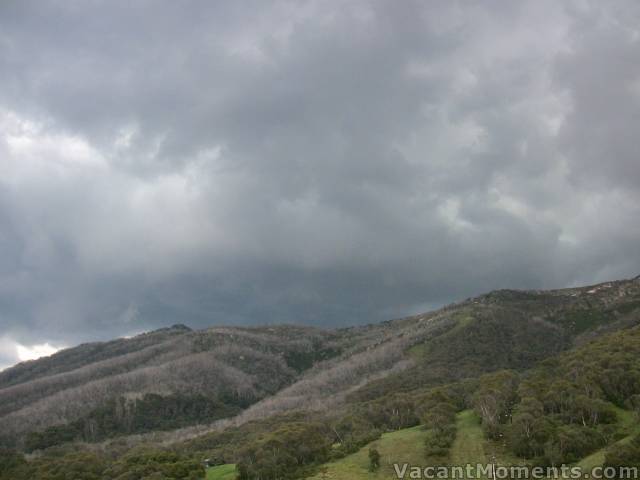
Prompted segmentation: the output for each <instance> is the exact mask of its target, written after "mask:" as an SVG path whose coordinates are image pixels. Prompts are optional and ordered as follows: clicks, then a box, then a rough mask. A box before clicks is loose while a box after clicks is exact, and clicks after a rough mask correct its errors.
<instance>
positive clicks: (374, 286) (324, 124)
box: [0, 0, 640, 367]
mask: <svg viewBox="0 0 640 480" xmlns="http://www.w3.org/2000/svg"><path fill="white" fill-rule="evenodd" d="M639 137H640V3H639V2H637V1H635V0H632V1H628V2H625V1H611V2H601V1H593V2H588V1H579V2H571V1H566V2H557V1H555V0H554V1H546V2H545V1H531V2H505V1H478V2H471V1H466V2H454V1H421V2H411V1H392V0H388V1H379V2H378V1H372V2H361V1H357V0H348V1H342V2H332V1H319V2H303V1H297V0H296V1H292V2H268V1H263V0H260V1H255V2H252V1H235V0H229V1H216V2H203V1H169V0H167V1H162V2H161V1H148V2H147V1H141V0H138V1H135V2H131V1H128V0H127V1H113V0H109V1H104V2H102V1H74V0H66V1H45V0H38V1H35V0H34V1H24V0H3V1H2V2H1V3H0V367H1V366H3V365H4V366H6V365H8V364H12V363H15V362H16V361H18V360H20V359H25V358H29V357H31V356H37V355H40V354H43V353H50V351H53V349H55V348H59V347H61V346H65V345H67V346H69V345H74V344H76V343H78V342H83V341H89V340H95V339H107V338H111V337H116V336H122V335H129V334H133V333H136V332H140V331H143V330H148V329H152V328H157V327H161V326H165V325H170V324H173V323H185V324H187V325H189V326H191V327H194V328H202V327H205V326H209V325H217V324H255V323H265V322H293V323H305V324H313V325H325V326H340V325H348V324H355V323H363V322H373V321H378V320H383V319H389V318H394V317H399V316H403V315H406V314H409V313H415V312H418V311H423V310H428V309H430V308H434V307H436V306H440V305H442V304H445V303H448V302H452V301H456V300H460V299H463V298H465V297H468V296H471V295H475V294H479V293H482V292H485V291H488V290H491V289H495V288H505V287H509V288H556V287H563V286H569V285H576V284H585V283H595V282H597V281H604V280H608V279H617V278H626V277H631V276H635V275H637V274H639V273H640V247H639V245H640V221H639V219H640V158H639V157H640V155H639V152H640V147H639V145H638V142H639Z"/></svg>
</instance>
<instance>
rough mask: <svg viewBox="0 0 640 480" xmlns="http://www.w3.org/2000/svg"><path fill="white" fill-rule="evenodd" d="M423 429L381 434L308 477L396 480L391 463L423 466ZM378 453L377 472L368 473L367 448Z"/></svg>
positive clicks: (338, 479) (321, 479)
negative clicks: (394, 479) (322, 470)
mask: <svg viewBox="0 0 640 480" xmlns="http://www.w3.org/2000/svg"><path fill="white" fill-rule="evenodd" d="M424 438H425V430H424V429H423V428H422V427H413V428H406V429H404V430H398V431H397V432H391V433H385V434H383V435H382V437H380V438H379V439H378V440H376V441H375V442H371V443H370V444H369V445H367V446H365V447H363V448H362V449H360V450H359V451H357V452H356V453H354V454H352V455H349V456H347V457H345V458H342V459H340V460H338V461H336V462H331V463H327V464H326V465H325V467H326V469H327V470H326V472H325V473H318V474H317V475H315V476H313V477H311V478H313V479H314V480H324V479H325V478H326V479H336V480H376V479H389V478H396V475H395V472H394V470H393V464H394V463H399V464H403V463H408V464H410V465H422V464H424ZM370 447H374V448H376V449H377V450H378V452H380V470H378V471H377V472H370V471H369V448H370Z"/></svg>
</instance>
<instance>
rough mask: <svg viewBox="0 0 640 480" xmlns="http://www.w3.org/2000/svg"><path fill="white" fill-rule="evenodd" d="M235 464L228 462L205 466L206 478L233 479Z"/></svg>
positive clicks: (209, 479) (208, 479)
mask: <svg viewBox="0 0 640 480" xmlns="http://www.w3.org/2000/svg"><path fill="white" fill-rule="evenodd" d="M235 478H236V466H235V465H234V464H231V463H228V464H226V465H217V466H215V467H211V468H207V480H235Z"/></svg>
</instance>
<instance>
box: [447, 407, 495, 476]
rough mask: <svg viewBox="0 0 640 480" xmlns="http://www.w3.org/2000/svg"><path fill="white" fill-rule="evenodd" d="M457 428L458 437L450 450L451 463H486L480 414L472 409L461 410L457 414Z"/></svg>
mask: <svg viewBox="0 0 640 480" xmlns="http://www.w3.org/2000/svg"><path fill="white" fill-rule="evenodd" d="M456 430H457V432H456V439H455V441H454V442H453V445H452V446H451V451H450V459H451V464H452V465H464V464H466V463H474V464H475V463H484V462H485V461H486V458H487V457H486V455H485V451H484V435H483V433H482V428H481V427H480V419H479V418H478V416H477V415H476V414H475V413H474V412H473V411H472V410H464V411H463V412H460V413H459V414H458V416H457V421H456Z"/></svg>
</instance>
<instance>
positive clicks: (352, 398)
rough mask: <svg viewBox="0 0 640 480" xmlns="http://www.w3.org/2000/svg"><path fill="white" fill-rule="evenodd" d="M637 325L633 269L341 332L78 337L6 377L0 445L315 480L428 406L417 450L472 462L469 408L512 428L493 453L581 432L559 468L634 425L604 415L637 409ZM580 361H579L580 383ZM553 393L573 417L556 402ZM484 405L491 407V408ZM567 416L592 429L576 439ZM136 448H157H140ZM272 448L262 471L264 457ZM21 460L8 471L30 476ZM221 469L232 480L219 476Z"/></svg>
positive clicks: (518, 451)
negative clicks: (534, 427) (429, 446)
mask: <svg viewBox="0 0 640 480" xmlns="http://www.w3.org/2000/svg"><path fill="white" fill-rule="evenodd" d="M639 323H640V278H638V277H637V278H635V279H633V280H621V281H615V282H607V283H603V284H599V285H594V286H587V287H580V288H571V289H562V290H551V291H515V290H500V291H495V292H491V293H488V294H485V295H481V296H479V297H476V298H472V299H468V300H465V301H462V302H460V303H457V304H454V305H450V306H447V307H444V308H442V309H439V310H436V311H434V312H430V313H425V314H421V315H416V316H412V317H407V318H403V319H398V320H392V321H387V322H382V323H380V324H375V325H365V326H358V327H350V328H345V329H336V330H321V329H315V328H309V327H299V326H287V325H276V326H265V327H250V328H249V327H243V328H240V327H213V328H210V329H206V330H202V331H191V330H190V329H188V328H187V327H184V326H179V325H178V326H174V327H171V328H168V329H162V330H158V331H155V332H149V333H146V334H143V335H139V336H137V337H134V338H131V339H118V340H114V341H112V342H106V343H94V344H87V345H81V346H79V347H75V348H71V349H67V350H64V351H61V352H58V353H57V354H55V355H53V356H51V357H49V358H43V359H40V360H36V361H32V362H26V363H23V364H20V365H17V366H15V367H13V368H11V369H8V370H6V371H4V372H2V373H1V374H0V426H1V427H2V428H1V430H0V431H1V432H2V435H1V437H0V441H1V442H2V443H3V444H4V445H5V446H6V447H11V448H14V449H17V450H18V451H20V450H22V451H28V452H31V451H41V452H42V451H44V455H45V457H46V456H47V455H49V454H51V455H55V456H56V457H60V458H62V459H64V458H66V456H65V455H66V453H65V452H67V451H68V450H67V448H68V447H69V446H71V445H76V448H77V446H78V445H83V447H82V450H86V451H87V455H102V453H101V452H105V451H107V452H111V453H110V455H111V456H115V458H118V459H121V460H118V461H119V462H120V461H122V462H125V463H126V462H127V461H128V462H133V463H136V462H139V461H142V460H141V459H143V458H147V457H146V456H145V455H151V456H153V458H156V457H157V460H154V462H157V463H158V466H157V467H153V468H157V469H162V468H164V467H161V465H164V463H163V462H169V463H171V464H172V465H174V464H178V463H180V462H185V463H184V464H182V463H181V465H183V467H180V468H184V469H186V470H184V471H185V472H187V471H188V472H190V473H188V475H195V476H194V477H193V478H201V477H198V476H199V475H204V472H202V474H200V473H195V472H197V471H198V469H199V468H201V465H202V460H203V459H204V458H209V459H211V461H212V462H213V463H214V464H216V465H217V464H220V465H223V464H237V469H238V471H239V472H240V474H241V478H246V479H250V478H258V477H260V478H265V479H268V478H272V476H273V478H280V476H284V477H287V478H289V477H288V475H294V476H295V475H300V474H301V473H300V472H303V471H304V472H307V470H308V472H307V474H308V475H309V476H313V475H318V474H321V473H322V472H319V471H317V468H318V465H321V464H324V463H326V462H330V463H328V464H327V465H328V467H327V468H329V471H331V469H333V468H336V469H340V468H347V469H348V468H352V465H353V464H357V465H360V467H361V466H362V465H361V464H362V463H363V461H364V460H363V457H362V455H364V453H363V452H364V451H363V450H361V449H362V448H363V447H364V446H366V445H369V444H370V443H371V442H372V441H373V442H381V443H380V445H384V444H385V441H387V440H386V439H388V438H391V439H393V438H395V437H393V435H396V434H393V433H391V432H393V431H399V430H402V431H404V432H405V434H407V435H410V436H411V435H417V436H421V435H423V433H422V432H423V431H422V430H421V429H419V428H418V429H417V430H404V429H407V428H409V429H410V428H413V427H416V426H417V425H419V424H421V423H425V424H429V422H430V421H432V419H430V418H431V417H430V416H429V415H430V414H429V412H441V413H440V414H439V415H440V417H439V418H440V420H438V422H440V423H438V425H439V426H438V429H441V430H437V431H438V432H440V433H438V434H437V435H436V434H434V433H428V435H427V437H428V438H429V439H426V440H424V441H426V442H436V443H434V445H435V444H438V445H439V446H438V447H437V449H435V450H433V451H434V452H438V453H437V455H440V456H442V458H446V459H448V460H454V461H457V460H456V459H457V458H458V456H459V457H460V458H462V457H463V456H465V455H466V456H468V455H470V454H469V453H460V452H465V451H466V450H469V451H472V450H473V449H474V448H476V449H477V448H478V447H477V442H476V444H468V445H465V444H464V442H463V443H460V442H462V441H463V440H461V438H464V437H459V436H458V437H455V434H454V432H456V431H458V432H459V431H460V430H461V428H463V427H464V428H471V427H473V425H471V424H469V423H468V421H469V419H470V418H471V417H469V413H465V414H463V415H462V416H460V415H461V414H460V412H463V411H466V412H470V411H472V410H475V411H476V412H477V413H476V414H475V415H477V417H476V418H481V421H482V432H483V435H484V436H485V437H486V438H484V437H483V440H482V441H483V442H494V439H495V438H497V435H506V436H508V438H509V445H508V447H507V448H506V449H504V451H502V453H501V455H503V456H504V458H523V457H526V458H531V459H532V460H531V461H532V462H543V463H544V462H546V461H548V459H549V458H556V457H557V458H561V457H562V456H563V455H569V453H567V452H559V453H556V454H554V455H556V457H549V455H551V453H550V452H549V451H548V448H551V447H547V446H545V445H547V444H548V445H552V443H549V442H552V441H555V440H553V438H555V437H554V436H553V435H556V434H557V432H564V433H562V435H568V436H569V437H571V438H573V436H576V435H577V436H582V437H584V438H590V439H591V440H590V442H591V443H588V442H587V444H585V445H582V446H579V447H578V446H576V449H577V450H576V452H574V453H573V454H571V455H573V456H572V457H567V458H571V459H572V461H577V460H578V459H582V458H587V457H588V456H589V455H599V456H596V457H593V458H595V459H596V460H595V461H603V459H604V458H605V457H606V447H607V445H608V444H609V443H611V442H612V441H618V440H620V438H622V437H629V436H630V435H631V434H632V431H635V430H633V429H630V430H629V429H627V430H628V431H626V433H625V431H624V428H622V427H620V428H618V427H615V425H618V424H617V423H615V419H614V417H616V413H615V412H616V409H618V410H617V411H618V415H620V412H623V411H624V412H630V409H632V408H635V407H634V406H633V405H632V404H630V403H629V402H632V403H633V402H634V401H635V400H633V399H632V397H633V395H635V394H636V393H640V377H639V378H636V377H634V376H633V375H635V373H630V372H635V370H634V369H633V368H630V365H632V364H633V363H634V362H636V363H639V362H638V360H640V359H639V358H637V357H638V356H640V352H637V350H636V346H637V345H638V344H640V342H636V340H637V339H638V338H639V337H638V332H639V330H638V328H634V326H636V325H638V324H639ZM620 345H624V346H625V347H624V348H625V351H627V352H628V353H627V354H626V356H621V355H622V352H621V348H620ZM611 352H619V354H620V355H619V356H617V357H615V358H616V360H615V362H613V363H612V360H611V359H610V358H609V359H607V358H608V357H606V355H608V354H609V353H611ZM579 364H583V365H589V369H588V371H589V372H590V373H589V375H588V376H583V374H582V373H581V372H586V370H585V369H584V368H582V369H580V368H577V367H576V366H577V365H579ZM504 371H507V372H510V373H508V374H503V373H500V372H504ZM492 372H495V373H492ZM598 372H601V373H598ZM623 373H624V374H623ZM629 375H631V376H629ZM562 382H564V383H562ZM567 382H568V383H567ZM560 386H561V387H562V389H561V391H563V392H566V395H567V396H569V397H570V398H572V399H575V401H576V402H578V404H580V405H582V406H581V407H580V408H582V410H580V409H578V410H575V409H571V408H569V406H568V405H566V404H557V403H554V402H552V401H551V400H550V399H551V398H552V397H553V393H551V392H552V389H556V390H557V389H558V388H560ZM487 388H489V390H487ZM581 389H582V390H584V391H585V392H587V393H586V397H585V398H583V397H584V395H582V396H580V395H579V393H580V391H582V390H581ZM636 390H638V392H636ZM489 391H490V392H491V393H490V397H487V396H486V395H489V394H488V393H487V392H489ZM545 392H547V393H545ZM544 395H548V398H547V397H544ZM529 397H531V398H530V399H529ZM484 398H491V399H492V400H491V401H492V402H493V403H492V404H491V405H493V406H492V407H491V408H492V409H494V410H495V411H493V413H492V414H491V415H489V413H487V410H486V409H483V407H482V405H484V404H483V399H484ZM634 398H635V397H634ZM523 399H526V401H524V400H523ZM496 402H497V403H496ZM634 405H635V404H634ZM525 407H526V409H528V410H526V415H529V416H531V415H533V416H534V417H535V416H536V415H539V416H540V419H541V420H540V422H546V423H545V425H546V427H545V429H546V430H545V432H547V433H545V435H547V436H546V437H544V438H545V439H544V440H537V441H538V443H535V442H533V443H532V442H531V441H529V440H526V441H525V440H523V439H522V438H520V437H517V432H516V431H515V430H513V429H506V427H505V424H504V419H505V418H506V417H504V416H505V415H507V416H508V418H513V420H514V422H516V420H518V419H520V418H521V417H522V415H524V413H523V412H525V410H523V409H525ZM490 410H491V409H490ZM455 412H458V417H457V418H458V423H457V427H456V426H455V425H456V422H455V421H454V417H453V416H452V415H454V413H455ZM540 412H542V413H540ZM611 412H613V413H611ZM465 415H466V416H465ZM594 415H595V417H593V416H594ZM624 415H627V414H624ZM628 415H631V414H630V413H629V414H628ZM523 418H524V417H523ZM527 418H529V417H527ZM593 418H595V420H593ZM627 418H635V417H633V416H631V417H628V416H627ZM589 419H590V420H589ZM607 419H609V420H607ZM465 421H467V423H466V424H465V423H464V422H465ZM576 421H579V423H580V424H584V425H583V426H584V428H587V423H588V422H592V423H593V425H591V426H588V430H585V431H580V432H578V430H575V429H576V428H577V427H574V426H573V425H574V422H576ZM442 422H444V423H442ZM460 422H462V423H460ZM549 422H551V423H549ZM594 422H595V423H594ZM607 422H608V423H607ZM612 422H613V423H612ZM516 423H517V422H516ZM465 425H466V426H465ZM518 425H520V424H519V423H518ZM550 425H552V427H551V426H550ZM601 425H602V426H601ZM606 425H613V426H611V427H606V428H605V426H606ZM578 426H579V425H578ZM474 428H475V427H474ZM527 428H528V427H527ZM625 428H627V427H625ZM505 429H506V430H505ZM434 431H435V430H434ZM474 431H475V432H476V433H475V434H477V432H478V431H480V430H479V427H478V428H476V430H474ZM385 432H388V435H387V433H385ZM411 432H413V433H411ZM380 435H383V436H382V437H380ZM389 435H391V437H389ZM398 435H400V434H398ZM434 435H435V436H434ZM401 437H402V435H400V436H399V437H398V438H396V440H397V441H399V442H400V441H401ZM619 437H620V438H619ZM504 438H507V437H504ZM414 440H415V439H414ZM310 441H311V442H312V444H313V446H312V447H311V446H309V442H310ZM393 441H394V442H395V440H393ZM412 441H413V440H412ZM416 441H418V440H416ZM545 442H546V443H545ZM629 442H631V438H630V439H629ZM419 443H420V445H421V446H420V448H419V449H418V450H420V451H423V450H424V447H423V446H422V445H423V441H422V440H420V441H419ZM472 443H473V442H472ZM565 443H566V442H565ZM489 444H491V445H493V447H492V448H497V447H496V445H497V444H492V443H489ZM296 445H298V446H299V448H300V449H297V448H298V447H295V448H294V447H292V446H296ZM474 445H475V446H474ZM630 445H635V444H633V443H630ZM143 447H144V449H147V448H152V449H156V448H161V449H162V451H163V452H165V453H162V454H159V453H146V452H147V450H143V453H139V449H140V448H143ZM290 448H294V450H293V451H290ZM385 448H387V447H385ZM412 448H414V447H411V448H409V446H407V448H406V449H403V450H406V451H407V452H410V451H413V450H412ZM434 448H435V447H434ZM629 448H631V447H629ZM166 449H168V450H166ZM381 449H382V447H381ZM418 450H416V452H417V451H418ZM71 451H73V450H71ZM154 451H155V450H154ZM276 451H277V452H280V453H278V455H277V456H276V457H277V460H275V459H273V460H272V461H270V462H271V463H269V465H270V466H268V467H267V464H265V463H264V461H266V458H267V457H264V455H265V452H276ZM91 452H93V453H91ZM134 452H138V453H135V454H134ZM166 452H171V453H170V455H169V453H166ZM597 452H600V453H597ZM285 453H286V456H285V457H280V455H285ZM381 453H384V452H381ZM11 455H14V454H11ZM17 455H18V457H15V458H20V456H19V454H17ZM131 455H133V456H131ZM140 455H142V456H140ZM158 455H159V456H158ZM167 455H168V456H167ZM353 455H355V457H353ZM416 455H417V453H416ZM456 455H458V456H456ZM0 456H1V455H0ZM10 458H14V457H10ZM100 458H101V457H100ZM349 458H352V459H355V460H353V462H351V460H348V459H349ZM562 458H564V457H562ZM127 459H129V460H127ZM0 460H1V459H0ZM12 461H13V460H12ZM16 461H18V460H16ZM61 461H63V460H61ZM76 461H77V460H76ZM100 461H103V460H100ZM144 461H145V462H146V463H145V464H146V465H148V463H149V462H148V459H147V460H144ZM273 461H275V462H276V463H273ZM554 461H555V460H554ZM7 462H8V460H7ZM93 462H94V464H96V462H97V461H95V460H94V461H93ZM104 462H106V463H105V465H114V467H113V468H116V466H117V465H120V464H115V463H113V460H108V459H104ZM331 462H333V463H331ZM344 462H347V463H346V464H345V463H344ZM349 462H351V463H349ZM98 463H99V462H98ZM0 465H1V462H0ZM25 465H26V466H24V465H23V466H22V467H20V468H32V469H33V468H40V467H39V466H38V465H39V464H38V463H37V462H36V463H28V464H25ZM123 465H124V464H123ZM360 467H358V468H360ZM1 468H3V467H0V472H1V471H2V470H1ZM42 468H45V467H44V466H42ZM46 468H47V469H49V468H53V467H50V466H47V467H46ZM105 468H107V467H105ZM109 468H111V467H109ZM117 468H125V467H117ZM148 468H151V467H148ZM167 468H168V467H167ZM171 468H173V467H171ZM176 468H177V467H176ZM273 469H275V470H273ZM25 471H26V470H25ZM216 472H217V473H216V474H219V475H218V476H220V475H222V474H224V475H226V476H229V468H228V467H227V468H220V469H218V470H216ZM268 472H271V473H268ZM296 472H297V473H296ZM14 473H15V472H14ZM16 475H17V474H16ZM185 475H187V474H186V473H185ZM211 475H213V471H210V476H211ZM270 475H271V476H270ZM284 477H283V478H284ZM0 478H2V476H1V475H0ZM15 478H20V477H19V476H16V477H15ZM37 478H40V477H37ZM43 478H45V477H43ZM96 478H101V477H96ZM113 478H115V477H113ZM132 478H134V477H132ZM135 478H146V477H135ZM174 478H187V476H178V477H174ZM189 478H191V477H189ZM291 478H294V477H291ZM318 478H321V477H318ZM327 478H330V477H327ZM335 478H349V477H335ZM354 478H357V477H354Z"/></svg>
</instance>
